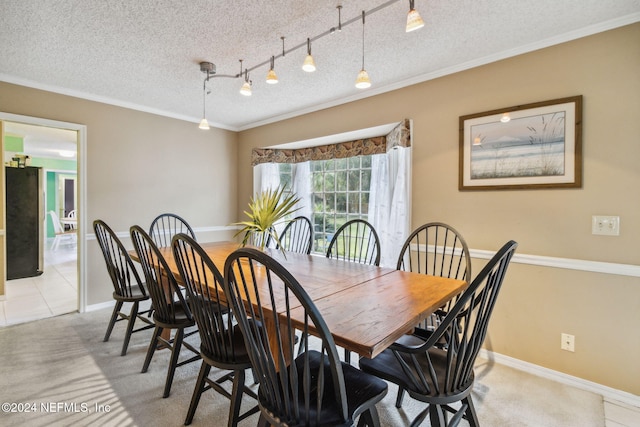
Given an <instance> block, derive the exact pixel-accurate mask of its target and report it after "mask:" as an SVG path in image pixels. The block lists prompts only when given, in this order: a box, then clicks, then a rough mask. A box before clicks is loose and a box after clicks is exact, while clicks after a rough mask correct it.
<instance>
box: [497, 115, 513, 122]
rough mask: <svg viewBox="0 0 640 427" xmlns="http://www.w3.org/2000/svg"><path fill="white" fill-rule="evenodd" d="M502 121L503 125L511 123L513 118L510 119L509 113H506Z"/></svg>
mask: <svg viewBox="0 0 640 427" xmlns="http://www.w3.org/2000/svg"><path fill="white" fill-rule="evenodd" d="M500 121H501V122H502V123H508V122H510V121H511V117H509V113H504V114H503V115H502V117H501V118H500Z"/></svg>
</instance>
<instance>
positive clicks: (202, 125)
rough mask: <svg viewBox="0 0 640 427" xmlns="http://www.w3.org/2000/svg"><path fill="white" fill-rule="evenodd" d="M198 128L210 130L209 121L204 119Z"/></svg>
mask: <svg viewBox="0 0 640 427" xmlns="http://www.w3.org/2000/svg"><path fill="white" fill-rule="evenodd" d="M198 127H199V128H200V129H202V130H209V129H210V128H209V122H208V121H207V119H206V117H203V118H202V120H200V125H198Z"/></svg>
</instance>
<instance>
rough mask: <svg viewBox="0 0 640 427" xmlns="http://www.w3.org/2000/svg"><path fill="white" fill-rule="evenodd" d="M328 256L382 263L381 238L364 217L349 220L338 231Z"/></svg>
mask: <svg viewBox="0 0 640 427" xmlns="http://www.w3.org/2000/svg"><path fill="white" fill-rule="evenodd" d="M327 258H337V259H342V260H345V261H353V262H359V263H362V264H372V265H380V239H379V238H378V233H377V232H376V230H375V228H373V226H372V225H371V224H370V223H369V222H367V221H365V220H364V219H352V220H351V221H347V222H346V223H344V224H343V225H342V227H340V228H339V229H338V231H336V233H335V234H334V235H333V238H332V239H331V242H330V243H329V248H328V249H327Z"/></svg>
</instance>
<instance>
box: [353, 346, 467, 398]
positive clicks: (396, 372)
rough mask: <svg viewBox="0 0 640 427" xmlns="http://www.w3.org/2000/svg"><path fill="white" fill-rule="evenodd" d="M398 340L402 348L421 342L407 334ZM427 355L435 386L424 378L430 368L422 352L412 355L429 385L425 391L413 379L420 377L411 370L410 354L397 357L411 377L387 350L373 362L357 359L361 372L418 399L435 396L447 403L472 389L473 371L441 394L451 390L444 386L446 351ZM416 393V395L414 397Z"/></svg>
mask: <svg viewBox="0 0 640 427" xmlns="http://www.w3.org/2000/svg"><path fill="white" fill-rule="evenodd" d="M400 340H401V341H402V344H404V345H419V343H420V342H421V340H420V339H419V338H417V337H415V336H411V335H405V336H404V337H402V338H401V339H400ZM428 353H429V358H430V359H431V365H432V366H433V369H434V370H435V373H436V377H437V378H438V384H437V387H434V386H433V381H432V380H431V379H430V378H429V376H428V372H429V370H430V369H431V367H430V365H429V361H428V360H427V356H426V353H424V352H421V353H417V354H415V355H414V356H415V358H416V360H417V361H418V364H419V370H420V372H424V373H425V375H426V378H427V383H428V384H429V387H430V390H426V389H425V388H423V386H422V385H421V384H418V383H416V382H415V380H414V379H415V378H416V376H418V375H420V374H419V373H418V371H416V370H415V368H413V366H414V365H413V362H412V361H411V358H410V355H408V354H407V353H399V354H400V355H401V357H402V358H403V360H404V361H405V362H406V363H407V364H408V365H409V366H410V367H411V368H412V372H413V373H412V374H407V372H406V371H405V370H404V369H403V368H402V366H401V365H400V362H399V361H398V359H397V358H396V355H394V354H393V351H392V350H391V349H387V350H385V351H383V352H382V353H380V354H379V355H378V356H376V357H375V358H373V359H368V358H364V357H363V358H361V359H360V369H361V370H362V371H363V372H366V373H369V374H371V375H375V376H377V377H380V378H384V379H385V380H387V381H390V382H392V383H395V384H397V385H399V386H400V387H403V388H404V389H406V390H408V391H409V393H410V394H411V396H412V397H414V398H416V399H418V400H425V398H427V399H428V397H430V396H437V397H438V398H443V400H448V399H447V397H459V396H460V395H461V394H465V393H467V392H469V391H470V389H471V387H472V386H473V379H474V374H473V372H472V373H471V375H470V376H469V379H468V380H467V381H466V382H465V383H464V384H461V385H459V386H458V387H456V388H455V389H454V390H451V391H450V392H448V393H444V392H443V390H447V389H450V388H451V387H447V386H445V383H444V382H445V381H446V379H447V378H449V376H448V375H445V372H446V369H447V367H448V366H449V362H448V361H447V352H446V350H441V349H439V348H431V349H429V351H428ZM416 394H417V395H418V396H416ZM420 396H422V397H423V398H422V399H421V398H420Z"/></svg>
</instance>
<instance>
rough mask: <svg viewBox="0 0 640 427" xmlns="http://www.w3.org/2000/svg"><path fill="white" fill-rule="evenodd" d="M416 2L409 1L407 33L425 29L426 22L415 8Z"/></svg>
mask: <svg viewBox="0 0 640 427" xmlns="http://www.w3.org/2000/svg"><path fill="white" fill-rule="evenodd" d="M414 3H415V0H409V13H408V14H407V27H406V32H407V33H409V32H411V31H415V30H418V29H420V28H422V27H424V21H423V20H422V17H421V16H420V14H419V13H418V11H417V10H416V8H415V7H414Z"/></svg>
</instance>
